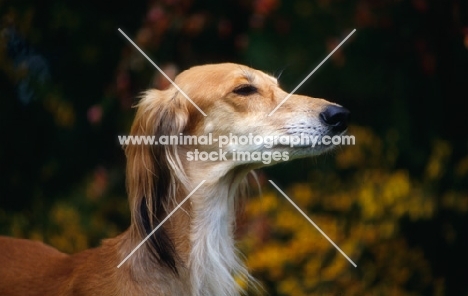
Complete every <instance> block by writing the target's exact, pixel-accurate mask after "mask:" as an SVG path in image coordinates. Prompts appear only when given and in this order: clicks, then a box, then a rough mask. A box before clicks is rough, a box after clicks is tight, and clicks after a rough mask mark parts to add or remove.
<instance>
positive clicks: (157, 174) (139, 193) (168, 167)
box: [125, 88, 188, 274]
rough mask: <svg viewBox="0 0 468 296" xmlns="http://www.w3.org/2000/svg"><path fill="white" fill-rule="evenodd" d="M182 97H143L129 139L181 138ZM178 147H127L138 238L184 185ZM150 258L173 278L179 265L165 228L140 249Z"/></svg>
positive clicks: (166, 209) (159, 94)
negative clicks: (150, 256)
mask: <svg viewBox="0 0 468 296" xmlns="http://www.w3.org/2000/svg"><path fill="white" fill-rule="evenodd" d="M186 103H187V102H186V100H185V98H183V97H182V96H180V95H179V94H178V92H177V91H176V90H174V89H172V88H171V89H168V90H165V91H159V90H151V91H148V92H146V93H144V95H143V97H142V99H141V100H140V102H139V104H138V105H137V107H138V110H137V113H136V116H135V120H134V122H133V125H132V128H131V132H130V134H131V136H133V137H135V136H148V137H151V136H154V139H155V140H156V141H159V139H160V137H161V136H167V137H168V138H169V137H170V136H171V135H172V136H179V135H180V133H182V132H184V129H185V127H186V125H187V121H188V109H187V104H186ZM177 152H178V151H177V145H161V144H160V143H158V144H153V145H149V144H146V145H145V144H141V145H128V146H127V147H126V148H125V154H126V156H127V176H126V178H127V191H128V195H129V202H130V209H131V214H132V226H133V227H134V232H135V233H136V234H137V237H138V239H140V240H142V239H144V238H145V237H146V236H147V235H148V234H149V233H150V232H151V231H152V230H153V229H154V228H155V227H157V226H158V225H159V223H160V222H161V221H162V220H163V219H164V218H165V217H166V215H167V213H168V212H169V209H171V208H173V207H174V204H175V196H176V192H177V191H178V190H180V188H178V187H177V186H183V184H184V183H185V182H184V180H185V174H184V172H183V170H182V165H181V162H180V159H179V155H178V153H177ZM143 247H146V248H147V250H148V251H149V253H150V254H152V258H154V259H156V260H157V261H158V262H159V263H160V264H161V265H165V266H167V267H169V268H170V269H171V270H172V271H173V272H175V273H176V274H177V268H176V263H177V261H178V260H179V258H177V255H176V254H177V253H176V251H175V246H174V243H173V242H172V241H171V239H170V237H169V236H168V233H167V231H166V229H165V227H164V226H163V227H161V228H159V229H158V230H157V231H156V233H155V234H153V235H152V236H151V237H150V238H149V239H148V241H147V242H146V243H145V245H143Z"/></svg>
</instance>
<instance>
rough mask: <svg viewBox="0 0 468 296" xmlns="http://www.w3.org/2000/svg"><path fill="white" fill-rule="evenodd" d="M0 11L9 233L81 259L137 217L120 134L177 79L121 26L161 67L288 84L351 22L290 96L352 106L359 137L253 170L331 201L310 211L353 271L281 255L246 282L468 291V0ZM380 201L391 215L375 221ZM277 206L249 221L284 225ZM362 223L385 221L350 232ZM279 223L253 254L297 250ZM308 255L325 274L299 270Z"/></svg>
mask: <svg viewBox="0 0 468 296" xmlns="http://www.w3.org/2000/svg"><path fill="white" fill-rule="evenodd" d="M0 17H1V39H0V132H1V137H2V144H1V145H0V169H1V176H2V177H1V178H0V233H2V234H5V235H12V236H19V237H28V238H32V239H39V240H44V241H46V242H47V243H49V244H52V245H54V246H56V247H58V248H59V249H61V250H63V251H66V252H73V251H78V250H82V249H84V248H87V247H90V246H96V245H97V244H98V243H99V240H100V239H102V238H105V237H108V236H113V235H115V234H117V233H119V232H120V231H122V230H123V229H125V227H126V226H127V225H128V218H129V216H128V209H127V206H126V197H125V185H124V165H125V159H124V155H123V151H122V149H121V148H120V146H119V145H118V142H117V135H119V134H126V133H128V130H129V125H130V124H131V121H132V118H133V114H134V110H133V109H132V108H131V106H132V104H133V103H135V102H136V100H137V96H138V94H139V93H140V92H141V91H143V90H145V89H147V88H150V87H158V88H159V87H164V86H165V85H166V83H167V82H165V81H164V80H163V79H161V78H160V75H158V73H157V71H156V70H155V69H154V68H153V66H151V64H150V63H148V62H147V61H146V60H145V59H144V57H142V56H141V54H140V53H139V52H137V51H136V50H135V48H133V46H132V45H131V44H129V43H128V42H127V40H125V38H124V37H123V36H122V35H121V34H120V33H119V32H118V31H117V29H118V28H121V29H122V30H123V31H124V32H125V33H126V34H127V35H129V36H130V38H132V39H133V40H135V42H136V43H137V44H138V45H139V46H140V47H141V48H142V49H143V50H144V51H145V52H146V53H147V54H148V55H149V56H150V57H151V58H152V59H153V60H154V61H155V62H156V63H157V64H158V65H160V66H161V67H163V69H165V70H166V71H168V73H176V72H178V71H181V70H183V69H186V68H188V67H190V66H193V65H198V64H204V63H213V62H224V61H230V62H237V63H242V64H246V65H249V66H251V67H254V68H257V69H261V70H263V71H265V72H268V73H271V74H273V75H275V76H280V79H279V80H280V83H281V85H282V87H283V88H284V89H285V90H292V89H293V88H294V87H295V86H296V85H297V83H298V82H300V81H301V80H302V79H303V78H304V77H305V76H306V75H307V74H308V73H309V72H310V71H311V70H312V69H313V68H314V67H315V66H316V65H317V64H318V63H320V61H321V60H322V59H323V58H324V57H325V56H326V55H327V54H328V53H329V52H330V51H331V50H333V49H334V47H335V46H336V45H337V44H338V43H339V42H340V41H341V40H342V39H343V38H344V37H345V36H346V35H348V34H349V33H350V32H351V31H352V30H353V29H354V28H356V29H357V31H356V33H354V35H353V36H352V37H351V38H350V39H349V40H348V41H347V42H346V43H345V44H344V45H343V46H342V48H341V49H340V50H338V51H337V52H336V53H335V54H334V55H333V56H332V57H331V58H330V60H329V61H327V62H326V63H325V64H324V65H323V66H322V67H321V68H320V69H319V70H318V71H317V72H316V73H315V74H314V75H313V76H312V77H311V78H310V79H309V80H308V82H307V83H305V84H304V85H303V86H302V87H301V88H300V89H299V90H298V93H302V94H307V95H311V96H314V97H324V98H326V99H328V100H330V101H334V102H338V103H339V104H342V105H344V106H346V107H347V108H348V109H350V110H351V111H352V127H351V128H350V134H355V135H356V141H357V145H356V146H355V147H354V146H352V147H344V148H343V149H340V150H339V151H338V152H336V153H335V154H331V155H327V156H325V157H323V158H320V159H313V160H301V161H295V162H292V163H289V164H282V165H278V166H275V167H272V168H269V169H267V170H265V171H263V172H260V177H261V180H262V178H263V179H265V178H266V176H268V178H273V179H274V180H275V181H276V182H277V183H278V184H280V185H281V186H282V187H283V188H289V189H288V190H290V192H296V191H297V190H298V189H297V188H303V187H300V186H304V184H305V186H306V188H308V189H314V190H316V191H317V192H319V194H318V195H319V196H321V197H323V200H324V201H328V202H331V203H332V205H331V206H329V207H328V206H327V204H323V202H324V201H322V199H321V201H318V202H317V203H309V204H307V203H306V204H305V205H304V206H305V207H307V209H308V210H309V213H312V214H311V216H312V217H313V215H314V213H315V214H317V215H318V217H328V218H330V219H332V220H333V219H334V220H333V221H340V223H341V224H340V225H341V226H340V231H342V233H345V234H344V236H345V237H347V238H348V237H349V241H347V240H344V241H347V242H350V244H352V245H353V246H354V247H353V248H351V249H352V250H353V252H354V254H355V258H356V261H357V263H358V265H359V266H360V267H361V268H358V269H356V270H354V269H352V267H351V266H346V265H345V266H343V267H340V268H338V267H337V268H336V270H338V271H336V272H331V271H329V270H332V267H333V266H334V265H333V264H334V263H333V262H339V261H338V260H340V261H343V258H340V257H339V256H340V255H336V254H335V253H333V256H332V255H330V256H332V257H330V258H332V259H330V258H328V257H327V256H326V254H328V253H329V252H332V251H329V252H328V253H326V254H325V253H324V252H320V251H317V252H318V253H317V254H315V253H313V251H310V253H307V254H303V255H301V256H302V257H298V258H299V259H298V260H297V262H289V261H287V260H286V261H287V262H285V263H284V264H279V266H280V267H281V269H282V270H283V271H284V274H282V275H281V276H277V275H276V278H275V275H272V274H271V273H270V271H271V270H272V269H273V267H271V266H267V265H261V264H260V265H255V264H254V267H255V268H254V275H256V277H257V278H260V280H261V281H262V282H263V283H264V285H265V287H266V290H267V291H268V293H269V294H271V295H283V294H284V295H293V294H294V295H302V294H304V295H309V294H327V293H329V294H331V295H338V294H339V293H342V295H347V294H350V295H352V294H355V295H376V294H379V293H380V295H400V294H401V295H467V293H468V284H467V280H468V254H467V250H468V228H467V225H468V224H467V223H468V151H467V148H468V137H467V135H468V132H467V128H468V96H467V86H468V2H466V1H461V0H460V1H454V0H449V1H430V0H412V1H405V0H400V1H383V0H382V1H371V0H359V1H338V0H335V1H333V0H314V1H306V0H296V1H279V0H256V1H214V0H213V1H189V0H185V1H184V0H181V1H178V0H165V1H146V2H145V1H132V2H123V1H121V2H119V1H117V2H109V3H108V4H104V3H96V1H58V0H56V1H54V0H49V1H42V2H41V4H40V5H39V4H36V1H14V2H13V1H0ZM335 159H336V160H335ZM262 184H263V185H265V187H267V186H268V185H267V182H264V183H262ZM298 186H299V187H298ZM401 188H407V189H401ZM308 189H303V191H305V192H308V191H307V190H308ZM267 190H271V188H270V189H267ZM295 190H296V191H295ZM399 190H400V191H399ZM303 191H300V192H303ZM271 192H273V191H272V190H271ZM366 192H371V193H369V194H368V193H366ZM394 192H403V193H401V194H400V193H394ZM341 195H343V196H345V197H346V200H351V202H350V204H349V205H348V206H343V205H342V203H341V202H340V201H339V200H340V199H339V198H338V197H336V196H341ZM385 196H388V200H391V201H390V202H389V203H385V202H383V201H382V200H383V199H381V198H384V197H385ZM334 197H336V198H334ZM278 198H279V197H278ZM371 200H372V201H371ZM371 206H372V207H374V208H375V207H377V208H379V207H380V206H381V207H380V210H375V211H374V212H373V213H374V214H372V215H370V216H369V215H367V216H366V214H365V213H366V209H368V208H369V207H371ZM426 208H427V211H426V210H424V209H426ZM420 209H421V212H417V213H416V212H415V211H418V210H420ZM280 210H281V209H280V207H278V208H273V209H271V212H269V213H267V214H265V213H264V214H262V217H264V218H265V220H264V221H263V220H262V222H258V219H253V218H252V217H250V218H249V217H246V218H245V219H246V222H245V223H246V224H247V225H250V226H252V225H253V226H252V227H250V229H255V227H254V226H255V225H258V223H260V224H261V225H262V227H267V226H265V225H276V226H278V225H280V224H277V223H279V222H278V221H279V220H278V221H276V220H275V219H276V218H274V217H273V216H275V215H276V216H278V213H279V212H278V211H280ZM257 218H258V217H257ZM324 223H325V224H326V223H328V222H324ZM363 225H365V226H366V227H375V231H376V233H382V231H384V230H383V229H384V228H385V227H386V225H387V226H388V225H392V229H393V230H392V231H390V233H389V234H388V235H387V236H381V237H380V236H378V235H377V237H375V238H373V239H369V241H364V240H362V239H359V238H355V239H354V241H353V240H352V239H351V237H352V233H354V232H353V229H358V228H359V227H361V226H362V227H363ZM278 227H279V226H278ZM247 228H249V227H247ZM272 228H274V227H272ZM359 229H360V228H359ZM385 229H386V228H385ZM255 231H258V230H255ZM255 231H254V232H255ZM287 231H290V233H289V232H288V235H287V236H284V233H281V231H278V233H276V232H275V231H268V232H267V234H265V232H264V231H261V232H262V234H263V235H265V238H264V239H263V241H261V242H257V243H256V244H254V245H253V247H252V246H250V247H249V244H248V243H247V245H248V246H247V247H245V252H246V253H247V254H248V255H247V258H249V260H250V259H252V260H254V259H255V258H259V256H260V255H259V253H260V252H266V251H267V250H270V249H271V246H272V245H274V244H276V243H278V242H279V243H280V244H283V245H287V244H288V243H290V242H291V241H292V240H293V239H292V238H291V237H294V234H295V233H297V232H296V229H287ZM310 231H311V232H313V231H314V230H313V229H311V230H310ZM356 231H357V230H356ZM247 232H248V231H247ZM256 234H258V233H256ZM247 236H248V234H247ZM247 241H248V239H247ZM253 249H255V250H256V251H253ZM382 250H384V251H382ZM382 252H383V253H389V254H390V255H392V256H390V257H385V256H383V257H382V256H380V255H379V254H382ZM408 254H409V255H408ZM412 254H414V256H413V257H411V256H412ZM410 255H411V256H410ZM298 256H299V255H298ZM405 256H410V259H408V258H407V257H405ZM335 257H336V258H335ZM400 257H401V258H400ZM313 258H315V259H313ZM411 258H413V259H414V258H416V259H414V262H413V261H411V260H413V259H411ZM272 260H273V261H274V259H272ZM313 260H317V262H318V263H317V264H318V266H319V267H318V268H317V269H315V270H316V272H317V274H309V275H306V276H305V275H304V274H305V273H306V271H305V270H307V269H305V268H306V266H310V265H308V264H312V263H313V262H315V261H313ZM399 260H401V262H402V263H401V264H400V265H398V268H397V267H396V266H397V262H399ZM277 261H278V262H283V261H282V259H281V258H280V257H278V260H277ZM293 261H294V260H293ZM330 262H331V263H330ZM405 262H406V264H405ZM297 266H299V267H297ZM275 268H279V267H275ZM303 268H304V269H303ZM394 269H395V270H394ZM327 272H328V273H330V274H331V275H329V276H326V275H327V274H328V273H327ZM296 273H297V274H296ZM370 274H371V275H370ZM291 275H292V276H294V275H296V277H291ZM307 277H318V278H320V279H322V280H320V283H315V284H314V283H312V284H311V283H308V282H307V280H306V278H307ZM280 282H282V283H283V284H280ZM287 284H290V285H289V286H288V285H287ZM293 291H294V292H293Z"/></svg>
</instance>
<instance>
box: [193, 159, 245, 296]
mask: <svg viewBox="0 0 468 296" xmlns="http://www.w3.org/2000/svg"><path fill="white" fill-rule="evenodd" d="M211 169H213V167H211ZM246 173H247V172H242V171H240V172H239V171H235V170H231V171H229V172H228V173H227V174H223V173H222V172H220V171H216V170H212V171H211V173H207V174H205V175H203V174H200V175H199V177H197V179H198V180H197V181H196V182H197V183H198V181H200V182H201V181H202V180H203V179H204V178H206V181H205V183H204V184H203V185H202V187H200V189H201V190H200V191H198V194H197V193H195V194H194V195H196V196H194V198H193V199H191V206H192V215H193V216H192V221H191V226H190V227H191V232H190V241H191V250H190V258H189V267H190V273H191V275H192V277H191V282H192V287H193V288H194V290H195V291H196V293H194V295H237V294H238V293H239V289H238V285H237V283H236V281H235V279H234V276H236V277H238V278H240V279H244V280H246V279H247V277H248V273H247V270H246V269H245V267H244V265H243V264H242V262H241V261H240V260H239V258H238V256H237V254H236V248H235V241H234V227H235V220H236V209H237V208H238V203H239V198H240V195H241V192H239V191H240V190H241V188H240V187H241V185H242V184H241V183H242V182H243V180H244V179H245V175H246ZM200 179H201V180H200Z"/></svg>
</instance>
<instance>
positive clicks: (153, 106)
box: [126, 64, 349, 270]
mask: <svg viewBox="0 0 468 296" xmlns="http://www.w3.org/2000/svg"><path fill="white" fill-rule="evenodd" d="M175 84H176V85H177V86H178V87H174V86H172V87H170V88H168V89H166V90H150V91H148V92H146V93H145V94H144V96H143V98H142V99H141V101H140V103H139V104H138V111H137V114H136V117H135V121H134V123H133V126H132V129H131V135H133V136H156V137H155V139H156V141H159V140H160V139H162V138H161V137H165V140H166V143H167V141H169V140H170V139H173V140H174V141H175V140H177V141H179V142H178V143H177V145H176V144H175V142H174V141H172V142H171V141H169V145H167V144H161V141H159V145H128V146H127V147H126V155H127V187H128V191H129V197H130V203H131V207H132V215H133V220H134V221H133V223H132V224H133V225H137V227H138V228H139V229H138V230H139V232H140V233H141V236H142V237H144V236H145V235H146V234H147V233H149V232H150V231H151V230H152V229H153V228H154V227H155V226H157V224H158V223H159V222H160V221H161V219H162V218H163V217H164V215H165V213H166V214H167V210H168V209H167V208H166V207H168V204H169V202H170V201H171V200H173V198H174V197H175V196H176V195H177V192H178V190H183V189H181V186H182V187H183V186H184V184H185V185H188V184H189V183H190V182H193V179H194V178H196V176H195V174H197V173H198V174H199V173H200V169H198V170H196V171H195V170H193V169H192V171H191V173H186V169H187V167H189V165H188V163H189V162H190V161H193V162H197V165H199V166H198V167H200V166H203V167H204V168H205V170H204V172H205V173H206V172H209V171H210V170H211V171H214V169H212V168H214V167H216V172H215V173H212V174H219V177H222V175H223V174H225V173H227V172H229V171H232V170H235V169H236V168H237V167H242V168H243V170H244V171H245V170H250V169H252V168H257V167H261V166H265V165H268V164H273V163H277V162H281V161H286V160H289V159H292V158H299V157H306V156H312V155H317V154H320V153H321V152H323V151H326V150H327V149H330V148H331V147H332V146H333V143H331V142H328V144H326V143H321V142H322V139H324V137H332V136H336V135H340V134H342V133H343V132H344V131H345V130H346V128H347V120H348V117H349V112H348V111H347V110H346V109H345V108H343V107H341V106H339V105H337V104H333V103H330V102H327V101H325V100H323V99H316V98H311V97H307V96H301V95H291V96H289V94H288V93H287V92H285V91H283V90H282V89H281V88H280V87H279V85H278V81H277V80H276V79H275V78H274V77H272V76H270V75H267V74H265V73H263V72H261V71H258V70H254V69H251V68H249V67H246V66H243V65H237V64H214V65H205V66H198V67H193V68H191V69H189V70H187V71H184V72H182V73H181V74H180V75H178V76H177V78H176V79H175ZM286 98H287V100H285V99H286ZM279 105H281V106H279ZM277 106H279V108H277ZM272 111H274V112H272ZM171 136H172V138H171ZM185 137H188V138H185ZM201 137H204V138H203V139H202V138H201ZM210 139H211V140H210ZM298 139H299V140H300V141H299V142H298ZM306 139H308V142H306ZM181 141H182V142H181ZM314 141H315V142H314ZM171 143H172V144H171ZM197 151H198V158H197V154H196V153H197ZM239 153H242V154H241V155H240V154H239ZM202 154H203V155H202ZM266 158H268V159H269V160H268V161H265V160H266ZM192 167H193V166H192ZM220 168H221V169H220ZM191 185H193V184H191ZM195 185H196V184H195ZM169 207H170V206H169ZM149 245H150V248H152V249H153V250H154V251H155V257H156V258H158V260H159V261H160V262H162V263H164V264H166V265H167V266H169V267H171V268H172V269H174V270H175V266H176V260H177V258H176V257H175V253H176V252H175V250H174V248H173V247H171V246H173V245H172V244H171V243H170V240H169V238H168V235H167V233H165V232H164V229H161V230H158V239H157V240H156V239H151V243H150V244H149ZM151 246H152V247H151ZM168 246H169V247H168Z"/></svg>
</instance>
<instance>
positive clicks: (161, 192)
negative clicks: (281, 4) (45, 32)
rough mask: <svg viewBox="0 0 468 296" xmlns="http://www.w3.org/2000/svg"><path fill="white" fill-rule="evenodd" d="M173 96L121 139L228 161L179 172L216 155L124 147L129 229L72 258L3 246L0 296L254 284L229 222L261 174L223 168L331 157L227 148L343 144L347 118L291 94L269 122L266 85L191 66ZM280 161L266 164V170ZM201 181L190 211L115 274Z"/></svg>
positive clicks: (208, 292) (281, 94) (228, 68)
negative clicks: (147, 140)
mask: <svg viewBox="0 0 468 296" xmlns="http://www.w3.org/2000/svg"><path fill="white" fill-rule="evenodd" d="M175 84H176V85H177V86H178V87H179V88H178V87H175V86H171V87H169V88H167V89H165V90H155V89H153V90H149V91H147V92H146V93H144V94H143V95H142V98H141V100H140V102H139V103H138V105H137V107H138V109H137V112H136V117H135V120H134V122H133V125H132V127H131V132H130V135H133V136H139V135H142V136H146V135H153V136H156V138H157V137H160V136H162V135H166V136H168V135H175V136H179V137H180V136H181V135H196V136H202V135H207V134H211V135H212V138H214V139H216V138H219V137H221V136H226V135H230V138H229V143H227V144H226V145H225V146H224V147H222V149H224V150H223V151H227V154H226V156H227V157H223V158H220V159H219V160H216V159H210V160H205V161H203V160H201V159H198V160H197V159H195V158H192V159H191V161H189V160H188V158H187V155H188V153H189V152H190V151H192V152H193V151H195V150H198V151H199V152H200V151H201V152H207V153H211V152H219V151H220V147H219V146H220V145H219V143H217V142H216V141H212V142H211V143H205V142H204V143H203V144H201V143H196V142H195V141H194V142H192V143H188V144H187V143H185V145H137V144H135V145H130V144H129V145H126V146H125V154H126V157H127V168H126V186H127V191H128V198H129V204H130V211H131V224H130V226H129V228H128V229H127V230H126V231H125V232H124V233H122V234H120V235H119V236H117V237H116V238H111V239H106V240H104V241H103V242H102V245H101V246H100V247H97V248H94V249H89V250H85V251H83V252H80V253H78V254H75V255H68V254H64V253H61V252H59V251H57V250H56V249H54V248H52V247H49V246H47V245H44V244H43V243H41V242H36V241H30V240H24V239H16V238H6V237H1V238H0V295H8V296H13V295H21V296H24V295H165V296H166V295H171V296H180V295H182V296H184V295H194V296H223V295H225V296H231V295H240V294H243V293H245V292H244V291H243V290H242V289H241V288H240V285H239V284H238V283H239V281H242V280H244V281H247V282H250V280H251V278H250V275H249V273H248V271H247V269H246V267H245V266H244V264H243V263H242V261H241V260H240V259H239V257H238V254H237V250H236V248H235V241H234V234H233V233H234V228H235V218H236V213H237V210H238V209H239V204H240V200H241V195H243V194H242V192H243V188H244V185H245V178H246V176H247V174H248V173H249V172H251V171H252V170H253V169H257V168H259V167H262V166H265V163H264V162H262V161H261V160H259V159H257V158H255V159H249V158H245V159H242V160H239V159H236V160H233V158H231V157H229V156H232V155H233V154H234V153H235V151H244V152H247V153H253V152H260V153H264V152H268V151H269V152H280V153H281V155H283V156H284V155H285V154H284V153H287V155H288V159H295V158H302V157H307V156H314V155H318V154H320V153H322V152H324V151H326V150H329V149H331V148H332V146H333V145H315V146H314V147H312V146H311V145H302V144H299V145H288V144H287V143H276V142H275V143H274V144H272V145H271V147H269V148H266V145H263V144H259V143H258V142H257V143H248V144H246V145H241V143H240V141H239V142H237V141H234V140H233V136H235V135H237V136H240V135H249V134H252V135H261V136H270V137H276V138H278V137H282V136H298V135H304V134H306V135H308V136H317V137H323V136H334V135H340V134H342V133H343V132H344V131H345V130H346V128H347V121H348V116H349V111H348V110H346V109H345V108H343V107H341V106H339V105H337V104H333V103H330V102H327V101H325V100H323V99H317V98H311V97H307V96H302V95H295V94H294V95H291V96H290V97H289V99H288V100H286V101H284V102H283V104H282V105H281V106H280V107H279V108H277V110H276V111H275V113H273V114H272V115H271V114H270V112H272V110H274V109H275V107H277V106H278V104H280V103H281V102H282V101H283V100H284V99H285V98H286V97H287V96H288V93H286V92H285V91H283V90H282V89H281V88H280V87H279V85H278V82H277V80H276V79H275V78H274V77H273V76H270V75H268V74H265V73H263V72H261V71H259V70H254V69H252V68H249V67H247V66H243V65H238V64H231V63H224V64H209V65H204V66H196V67H193V68H190V69H189V70H186V71H184V72H182V73H180V74H179V75H178V76H177V77H176V79H175ZM187 97H188V98H187ZM197 107H198V108H197ZM199 109H200V110H202V111H203V112H204V113H205V115H206V116H205V115H204V114H202V113H201V112H200V110H199ZM269 115H271V116H269ZM244 144H245V143H244ZM284 160H285V159H284V158H281V159H278V158H276V159H275V158H274V159H273V161H272V162H271V163H270V164H274V163H277V162H281V161H284ZM203 180H205V182H204V183H203V184H202V186H200V187H199V188H198V189H197V190H196V191H195V192H194V193H193V195H191V196H190V198H189V199H188V200H187V202H185V203H184V204H183V205H182V206H181V207H180V208H179V209H178V210H177V211H175V212H174V214H173V215H172V216H170V217H169V218H168V219H167V221H166V222H165V223H164V224H162V226H161V227H160V228H159V229H158V230H157V231H156V232H155V233H154V234H153V235H152V236H150V238H149V239H148V240H147V241H146V242H145V243H144V244H143V245H142V246H141V247H140V248H139V249H138V250H137V251H136V252H135V253H134V254H133V255H132V256H131V257H129V259H128V260H127V261H126V262H125V263H123V264H122V265H121V266H120V268H117V266H118V265H119V263H121V262H122V261H123V260H124V258H126V257H127V256H128V255H129V254H130V252H131V251H132V250H133V249H134V248H135V247H136V246H137V245H138V244H139V243H140V242H141V241H142V240H143V239H144V238H145V237H147V235H148V234H150V233H151V231H152V230H153V229H154V228H155V227H157V226H158V225H159V224H160V223H161V222H162V221H163V220H164V219H165V218H167V217H168V214H169V213H171V212H172V210H174V209H175V208H176V207H177V206H178V205H180V203H181V202H182V201H183V200H184V199H185V198H186V197H187V195H188V194H189V193H190V192H191V191H192V190H193V189H194V188H195V187H196V186H197V185H199V184H200V183H202V181H203ZM243 184H244V185H243Z"/></svg>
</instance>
